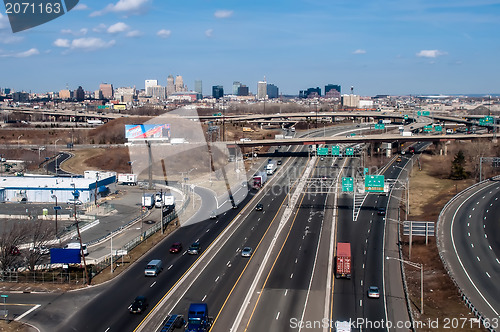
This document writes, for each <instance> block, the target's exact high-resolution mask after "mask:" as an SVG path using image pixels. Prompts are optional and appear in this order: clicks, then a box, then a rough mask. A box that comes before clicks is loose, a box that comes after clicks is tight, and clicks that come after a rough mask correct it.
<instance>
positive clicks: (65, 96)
mask: <svg viewBox="0 0 500 332" xmlns="http://www.w3.org/2000/svg"><path fill="white" fill-rule="evenodd" d="M59 98H61V99H62V100H69V99H73V91H71V90H60V91H59Z"/></svg>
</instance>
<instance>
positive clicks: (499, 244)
mask: <svg viewBox="0 0 500 332" xmlns="http://www.w3.org/2000/svg"><path fill="white" fill-rule="evenodd" d="M499 192H500V186H495V187H494V188H492V189H491V190H489V191H488V194H489V195H490V197H491V198H490V199H489V201H488V203H487V204H486V205H485V208H486V210H485V217H486V218H487V219H485V220H484V233H485V234H486V236H487V237H488V242H489V244H490V245H491V247H492V250H493V252H494V253H495V255H496V256H497V257H500V223H498V222H497V221H498V220H497V219H496V217H497V216H499V215H500V199H499Z"/></svg>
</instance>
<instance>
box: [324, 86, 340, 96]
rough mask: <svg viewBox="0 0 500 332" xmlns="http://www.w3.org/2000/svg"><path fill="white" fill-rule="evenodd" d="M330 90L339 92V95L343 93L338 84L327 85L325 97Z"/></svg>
mask: <svg viewBox="0 0 500 332" xmlns="http://www.w3.org/2000/svg"><path fill="white" fill-rule="evenodd" d="M330 90H337V91H338V92H339V93H340V92H342V91H341V89H340V85H337V84H327V85H325V95H326V94H327V93H328V91H330Z"/></svg>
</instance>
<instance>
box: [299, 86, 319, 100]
mask: <svg viewBox="0 0 500 332" xmlns="http://www.w3.org/2000/svg"><path fill="white" fill-rule="evenodd" d="M320 96H321V88H319V87H316V88H309V89H307V90H300V91H299V98H318V97H320Z"/></svg>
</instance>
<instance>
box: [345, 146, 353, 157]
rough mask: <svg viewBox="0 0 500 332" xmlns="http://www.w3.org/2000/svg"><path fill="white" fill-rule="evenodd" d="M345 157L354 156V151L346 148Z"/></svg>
mask: <svg viewBox="0 0 500 332" xmlns="http://www.w3.org/2000/svg"><path fill="white" fill-rule="evenodd" d="M345 155H346V156H353V155H354V149H353V148H346V149H345Z"/></svg>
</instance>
